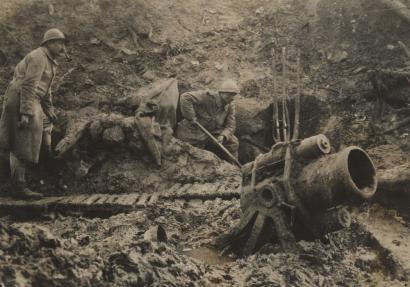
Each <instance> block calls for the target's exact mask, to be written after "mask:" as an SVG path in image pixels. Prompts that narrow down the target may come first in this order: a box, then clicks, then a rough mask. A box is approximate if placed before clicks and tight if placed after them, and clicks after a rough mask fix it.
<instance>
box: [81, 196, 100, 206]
mask: <svg viewBox="0 0 410 287" xmlns="http://www.w3.org/2000/svg"><path fill="white" fill-rule="evenodd" d="M100 197H101V194H93V195H91V196H90V197H89V198H88V199H86V200H85V201H84V204H86V205H90V204H92V203H94V202H95V201H97V200H98V199H99V198H100Z"/></svg>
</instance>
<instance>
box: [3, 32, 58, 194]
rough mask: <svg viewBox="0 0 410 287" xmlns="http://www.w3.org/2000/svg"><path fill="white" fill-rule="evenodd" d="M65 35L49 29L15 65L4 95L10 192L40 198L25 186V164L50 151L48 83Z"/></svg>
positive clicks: (51, 116)
mask: <svg viewBox="0 0 410 287" xmlns="http://www.w3.org/2000/svg"><path fill="white" fill-rule="evenodd" d="M64 44H65V36H64V34H63V33H62V32H61V31H60V30H58V29H50V30H48V31H47V32H46V33H45V34H44V37H43V40H42V42H41V46H40V47H39V48H37V49H35V50H33V51H31V52H30V53H29V54H28V55H27V56H26V57H24V59H23V60H22V61H21V62H20V63H18V64H17V66H16V68H15V70H14V76H13V80H12V81H11V83H10V84H9V86H8V88H7V91H6V93H5V96H4V102H3V112H2V115H1V119H0V149H1V150H2V151H3V152H4V151H5V152H9V153H10V170H11V177H12V183H13V185H14V189H13V195H14V196H18V197H31V198H37V197H41V195H40V194H38V193H35V192H33V191H31V190H29V189H28V188H27V187H26V185H25V173H26V165H27V163H38V160H39V156H40V150H41V149H42V148H43V149H44V151H45V152H50V151H51V131H52V128H53V123H54V122H55V121H56V119H57V117H56V115H55V113H54V108H53V104H52V94H51V90H50V87H51V84H52V82H53V79H54V76H55V73H56V67H57V62H56V60H55V59H56V57H57V56H59V55H60V54H62V53H63V52H64V47H65V46H64Z"/></svg>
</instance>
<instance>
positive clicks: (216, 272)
mask: <svg viewBox="0 0 410 287" xmlns="http://www.w3.org/2000/svg"><path fill="white" fill-rule="evenodd" d="M0 7H1V8H2V9H0V36H1V39H2V41H1V42H0V66H1V67H0V90H1V91H4V90H5V89H6V87H7V85H8V82H9V80H10V79H11V77H12V71H13V68H14V66H15V64H16V63H17V62H18V61H19V60H20V59H21V58H22V57H23V56H24V55H25V54H26V53H27V52H29V51H30V50H31V49H32V48H35V47H36V46H37V45H38V43H39V39H41V37H42V34H43V33H44V31H45V30H46V29H47V28H50V27H54V26H56V27H58V28H61V29H62V30H63V31H64V32H65V33H67V35H68V36H69V39H70V44H69V46H68V49H69V52H70V55H71V56H72V58H73V61H72V62H66V61H65V60H63V59H62V60H61V61H60V62H61V64H60V67H59V68H60V69H59V72H58V75H57V81H56V83H55V84H54V89H55V93H54V94H55V105H56V107H57V110H58V113H59V115H61V117H60V120H61V122H60V123H59V125H58V126H57V127H56V131H55V135H54V140H55V142H58V140H59V139H61V137H62V136H63V135H64V133H65V128H66V125H67V123H65V122H64V121H65V117H64V115H65V111H71V112H79V113H80V112H81V111H83V110H84V109H86V108H90V107H92V108H95V109H98V110H99V111H101V112H105V113H112V112H117V113H122V114H124V115H131V114H132V113H133V111H132V110H129V109H127V108H126V107H125V108H124V107H123V106H117V105H116V101H117V99H120V98H123V97H126V96H129V95H130V94H132V93H133V89H135V88H138V87H141V86H144V85H147V84H149V83H151V82H153V81H155V80H156V79H159V78H164V77H171V76H176V77H177V78H178V80H179V89H180V92H181V93H182V92H184V91H187V90H191V89H199V88H205V87H216V86H217V85H218V82H219V81H220V80H221V79H222V78H223V77H233V78H235V79H238V81H239V83H240V85H241V88H242V93H241V96H242V97H241V98H240V99H238V101H237V105H238V107H239V110H240V111H241V112H240V115H239V116H238V131H237V134H238V136H239V137H241V136H243V135H248V136H251V137H252V138H254V139H256V140H257V141H258V143H260V144H261V145H264V146H266V147H270V144H271V140H270V138H271V135H270V134H269V132H270V130H271V128H270V126H269V121H270V118H269V104H270V101H271V95H272V72H271V58H270V50H271V48H275V49H277V50H279V49H280V48H281V47H282V46H287V47H289V51H290V55H291V58H290V62H295V57H294V55H295V51H296V49H297V48H300V49H301V54H302V59H301V62H302V65H303V78H302V81H303V94H304V97H303V99H302V101H304V102H303V103H304V104H303V105H302V131H301V137H302V138H303V137H307V136H310V135H314V134H316V133H319V132H321V133H324V134H326V135H327V136H328V137H329V139H330V141H331V143H332V146H333V149H334V150H335V151H336V150H339V149H340V148H342V147H344V146H348V145H359V146H361V147H363V148H365V149H367V150H368V151H369V153H370V155H371V156H372V158H373V159H374V161H375V164H376V165H377V167H378V169H379V171H380V172H382V171H383V170H384V169H389V168H392V167H394V166H397V165H402V164H407V163H408V162H409V160H410V153H409V151H410V146H409V128H408V127H407V128H406V127H403V128H401V129H398V130H397V131H395V132H394V133H391V134H389V135H384V134H383V133H382V129H383V128H385V127H388V126H389V125H393V124H394V123H395V122H397V121H399V120H400V119H401V115H397V114H395V113H394V112H393V111H392V110H391V109H390V108H389V107H387V108H386V109H387V110H386V113H385V116H384V123H383V125H384V126H383V125H375V124H374V123H375V122H377V121H378V118H377V116H376V115H375V114H376V113H375V102H376V101H375V99H376V95H375V92H374V91H373V88H372V86H371V84H370V82H369V81H368V78H367V73H368V72H369V71H371V70H373V69H381V68H383V69H386V68H391V69H397V68H402V67H404V66H405V65H406V61H407V60H408V59H407V58H406V56H405V55H404V53H403V52H402V51H401V50H400V49H399V47H398V45H397V41H398V40H401V41H403V42H404V43H405V44H408V45H410V42H409V41H408V40H407V39H410V37H409V36H410V32H409V29H408V26H409V24H407V23H406V22H405V21H402V20H401V19H400V18H399V17H397V16H396V14H395V13H394V11H391V10H388V9H386V7H384V6H382V5H379V4H377V1H371V0H360V1H354V0H349V1H324V0H309V1H302V0H257V1H248V0H242V1H239V0H226V1H216V0H211V1H202V0H187V1H179V0H171V1H161V0H153V1H143V0H136V1H131V0H120V1H106V0H70V1H63V0H50V1H47V0H43V1H38V0H37V1H34V0H24V1H23V0H3V1H2V2H1V3H0ZM280 85H281V81H280V79H279V87H280ZM291 96H292V95H291ZM249 118H250V119H251V120H249ZM107 150H108V152H105V154H107V153H108V155H107V156H106V157H105V160H104V162H103V163H101V164H98V165H96V167H95V168H94V169H92V170H90V173H89V174H88V175H87V176H86V177H85V178H84V177H81V178H78V177H76V175H75V172H73V170H72V169H70V166H69V165H68V164H65V163H61V164H60V165H59V170H57V171H52V172H51V175H50V173H46V172H36V173H34V174H35V175H34V176H31V177H30V184H31V186H33V187H35V188H39V189H41V190H42V191H44V192H45V193H47V194H70V193H91V192H94V191H101V189H104V188H105V186H109V188H106V190H104V192H112V193H119V192H127V191H128V192H129V191H130V190H129V189H131V188H132V191H137V192H139V191H140V190H141V188H140V187H141V186H142V187H144V188H143V189H144V191H145V192H149V191H150V188H152V189H153V188H154V187H155V186H156V185H155V184H152V182H153V181H156V180H164V181H165V180H166V183H167V184H166V185H168V184H169V185H172V183H174V182H178V181H181V182H183V181H187V182H189V181H191V182H192V181H196V180H200V178H201V176H200V174H198V172H199V171H202V172H205V173H206V176H205V177H204V178H206V181H209V182H214V183H215V184H217V183H218V181H220V180H223V177H222V175H223V174H224V172H226V171H228V172H229V174H230V180H232V181H236V182H240V177H239V176H238V174H235V173H236V172H237V171H235V168H234V167H233V166H229V165H228V164H227V163H222V162H221V161H220V160H219V159H217V158H215V157H213V156H212V155H210V154H208V153H207V154H205V155H204V154H203V153H202V152H201V151H196V150H193V152H191V153H189V156H185V157H182V161H181V157H177V158H176V159H175V158H171V160H169V161H168V162H167V164H166V165H165V167H162V168H161V169H157V168H155V166H154V165H153V164H152V163H150V161H149V159H147V158H146V156H143V155H139V156H135V155H130V154H128V153H127V152H126V151H124V150H123V149H111V148H107ZM257 153H258V150H255V149H254V148H251V147H250V146H248V145H247V144H246V143H244V142H241V155H240V159H241V160H242V162H246V161H249V160H252V159H253V157H254V156H255V155H256V154H257ZM192 158H193V160H192ZM172 162H175V164H176V166H177V167H178V168H179V167H181V166H183V167H185V168H183V169H178V168H175V169H172V168H170V167H171V166H172ZM195 165H198V166H200V168H196V166H195ZM208 167H212V168H208ZM60 168H61V169H60ZM110 171H112V172H110ZM181 171H183V172H181ZM122 174H123V175H124V176H123V175H122ZM149 174H151V176H149ZM164 174H165V175H166V176H164ZM73 178H74V180H73ZM105 181H106V182H107V183H109V184H104V182H105ZM380 192H383V191H382V190H381V191H380V190H379V191H378V193H380ZM351 209H352V211H353V223H352V226H351V228H350V229H348V230H343V231H339V232H336V233H333V234H329V235H328V236H327V237H326V238H323V239H321V240H317V241H314V242H307V241H300V242H299V243H298V249H299V252H298V253H297V254H288V253H282V252H280V251H279V250H278V249H277V247H276V246H273V245H272V246H271V245H269V246H265V247H264V248H263V249H262V250H261V251H260V252H259V253H257V254H255V255H253V256H250V257H248V258H235V256H233V255H231V254H228V255H226V256H223V257H221V256H218V254H217V252H216V251H214V250H213V249H212V247H211V245H212V242H213V240H214V239H215V238H216V236H217V235H219V234H221V233H223V232H226V231H227V230H229V228H230V227H233V226H234V225H235V224H236V223H237V222H238V221H239V218H240V215H241V214H240V208H239V200H231V201H226V200H225V201H223V200H213V201H211V200H210V201H205V202H202V201H190V202H184V201H175V202H163V203H159V204H158V206H156V207H155V208H153V207H147V208H146V209H144V210H140V211H136V212H133V213H129V214H117V215H114V216H108V215H104V214H98V216H94V217H91V218H90V217H83V216H81V214H71V215H70V214H67V213H64V214H60V213H47V212H46V213H44V214H43V215H42V216H41V217H38V218H31V219H30V220H28V219H27V218H15V217H11V216H6V217H3V218H1V220H0V236H1V238H0V244H1V248H0V282H2V284H3V285H4V286H408V284H409V280H410V279H409V278H410V256H409V251H408V250H409V249H410V247H409V222H408V221H406V219H403V218H407V219H408V218H409V215H407V214H402V213H401V210H399V211H397V210H392V209H391V207H390V206H386V205H383V202H381V203H380V202H379V203H375V202H373V201H372V202H368V203H358V204H356V205H355V206H352V207H351ZM404 210H405V209H404ZM156 224H161V225H162V226H163V227H164V228H165V230H166V231H167V235H168V241H167V242H160V243H158V242H152V241H150V240H147V239H144V233H145V232H146V231H147V230H148V228H150V227H151V226H154V225H156Z"/></svg>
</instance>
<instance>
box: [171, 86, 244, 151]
mask: <svg viewBox="0 0 410 287" xmlns="http://www.w3.org/2000/svg"><path fill="white" fill-rule="evenodd" d="M238 94H239V88H238V85H237V84H236V82H235V81H233V80H226V81H224V82H223V83H222V86H221V88H220V89H219V91H210V90H202V91H196V92H188V93H185V94H182V95H181V98H180V107H181V112H182V116H183V118H184V119H183V120H182V121H181V122H180V123H179V124H178V128H177V138H179V139H181V140H183V141H186V142H189V143H190V144H192V145H194V146H197V147H200V148H209V146H211V145H212V143H211V141H210V140H209V138H208V137H207V135H206V134H205V133H203V132H202V131H201V130H200V129H199V128H198V126H197V125H196V122H198V123H200V124H201V125H202V126H204V127H205V128H206V129H207V130H208V131H209V132H211V133H212V134H213V135H214V136H215V137H216V138H217V139H218V141H219V143H221V144H223V145H224V146H225V147H226V149H227V150H228V151H229V152H231V153H232V154H233V155H234V156H235V157H236V158H238V147H239V142H238V139H237V138H236V136H235V135H234V133H235V127H236V119H235V106H234V104H233V103H232V102H233V100H234V97H235V96H236V95H238Z"/></svg>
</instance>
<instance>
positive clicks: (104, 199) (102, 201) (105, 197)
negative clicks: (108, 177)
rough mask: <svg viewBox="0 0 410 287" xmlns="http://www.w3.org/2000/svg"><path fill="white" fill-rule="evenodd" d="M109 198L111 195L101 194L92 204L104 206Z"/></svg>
mask: <svg viewBox="0 0 410 287" xmlns="http://www.w3.org/2000/svg"><path fill="white" fill-rule="evenodd" d="M111 196H112V195H109V194H103V195H101V197H100V198H99V199H98V200H96V201H94V203H93V204H104V203H105V202H106V201H107V200H108V199H109V198H110V197H111Z"/></svg>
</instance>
